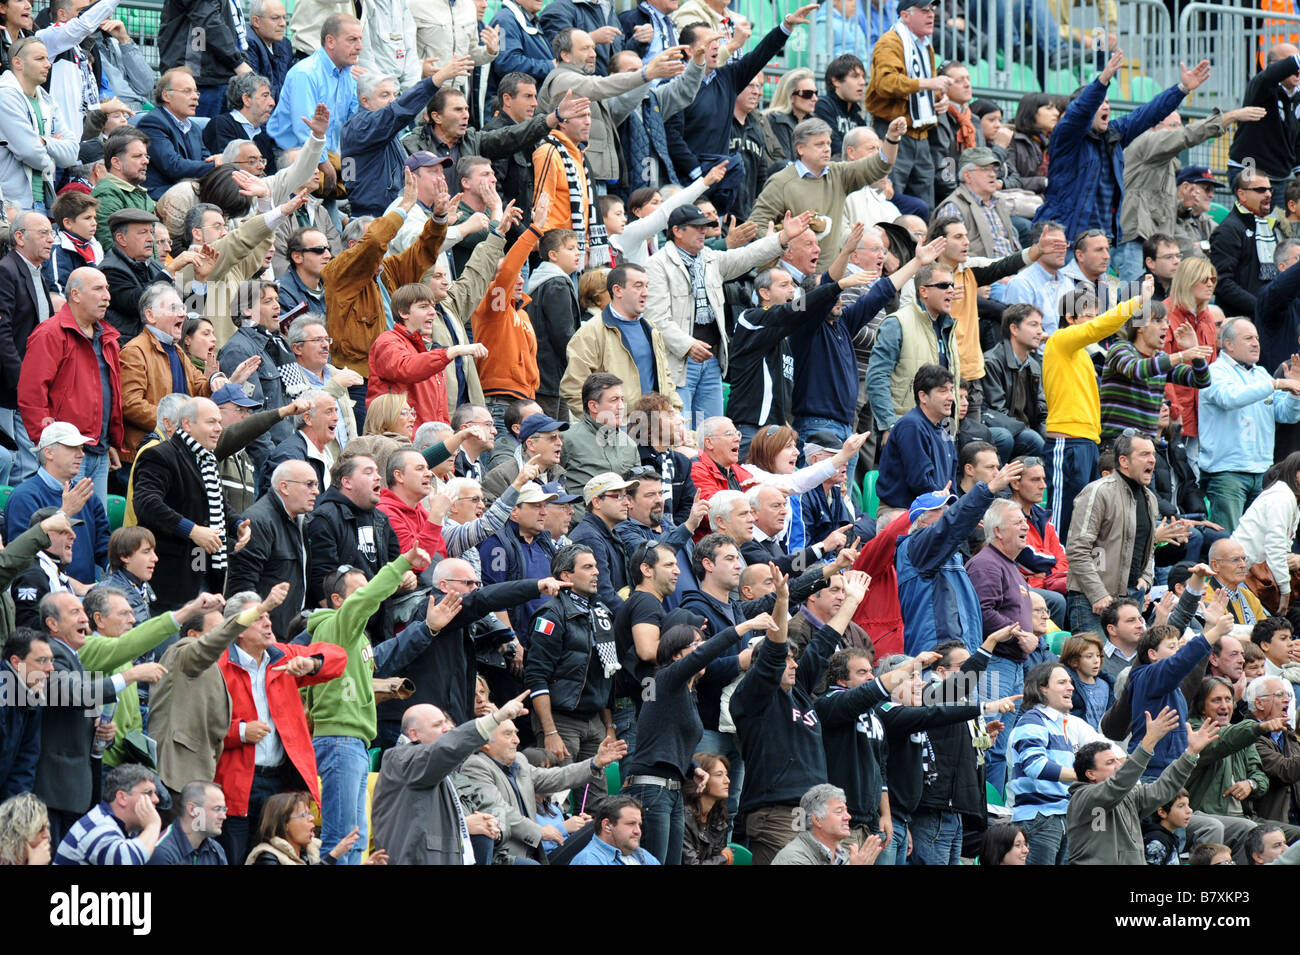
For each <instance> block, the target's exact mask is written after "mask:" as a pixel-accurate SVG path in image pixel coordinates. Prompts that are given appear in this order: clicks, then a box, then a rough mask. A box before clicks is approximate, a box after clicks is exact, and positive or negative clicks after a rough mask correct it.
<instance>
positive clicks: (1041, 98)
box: [1008, 93, 1061, 196]
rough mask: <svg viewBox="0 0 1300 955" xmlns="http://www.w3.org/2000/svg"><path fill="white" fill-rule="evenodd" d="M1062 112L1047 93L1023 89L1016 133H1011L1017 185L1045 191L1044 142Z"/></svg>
mask: <svg viewBox="0 0 1300 955" xmlns="http://www.w3.org/2000/svg"><path fill="white" fill-rule="evenodd" d="M1060 118H1061V112H1060V110H1058V109H1057V108H1056V104H1055V103H1054V102H1053V101H1052V97H1051V96H1049V95H1048V94H1046V93H1026V94H1025V95H1024V96H1022V97H1020V104H1019V105H1018V106H1017V107H1016V118H1015V130H1016V132H1015V135H1014V136H1012V137H1011V155H1010V156H1009V157H1008V158H1009V160H1010V163H1011V168H1012V169H1014V170H1015V172H1016V174H1017V175H1019V176H1020V188H1022V189H1028V190H1029V191H1030V192H1032V193H1035V194H1037V195H1040V196H1041V195H1043V193H1045V192H1047V143H1048V139H1049V138H1050V137H1051V135H1052V130H1053V129H1055V128H1056V123H1057V120H1059V119H1060Z"/></svg>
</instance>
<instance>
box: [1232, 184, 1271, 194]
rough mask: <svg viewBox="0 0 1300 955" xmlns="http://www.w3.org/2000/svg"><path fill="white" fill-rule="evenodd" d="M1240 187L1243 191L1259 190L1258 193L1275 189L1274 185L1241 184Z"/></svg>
mask: <svg viewBox="0 0 1300 955" xmlns="http://www.w3.org/2000/svg"><path fill="white" fill-rule="evenodd" d="M1239 188H1240V189H1241V191H1242V192H1258V193H1264V192H1272V191H1273V187H1272V186H1240V187H1239Z"/></svg>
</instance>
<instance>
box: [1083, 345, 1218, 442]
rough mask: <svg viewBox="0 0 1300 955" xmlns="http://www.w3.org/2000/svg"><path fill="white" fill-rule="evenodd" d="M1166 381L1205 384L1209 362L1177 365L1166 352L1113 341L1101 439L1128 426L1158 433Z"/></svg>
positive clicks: (1105, 378)
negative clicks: (1146, 351)
mask: <svg viewBox="0 0 1300 955" xmlns="http://www.w3.org/2000/svg"><path fill="white" fill-rule="evenodd" d="M1166 381H1169V382H1171V383H1173V384H1175V385H1187V386H1189V387H1192V388H1205V387H1206V386H1208V385H1209V383H1210V366H1209V365H1207V364H1206V363H1205V360H1204V359H1201V358H1198V359H1196V361H1195V362H1193V363H1192V364H1190V365H1184V364H1178V365H1175V364H1174V363H1173V360H1172V359H1171V358H1170V356H1169V354H1168V353H1167V352H1156V353H1155V354H1154V355H1152V356H1151V357H1150V358H1147V357H1146V356H1144V355H1143V354H1142V353H1141V352H1140V351H1138V349H1137V346H1136V345H1134V344H1133V343H1132V342H1119V343H1117V344H1115V345H1112V346H1111V348H1110V351H1108V352H1107V353H1106V367H1105V368H1104V369H1103V370H1102V373H1101V436H1102V439H1103V440H1107V439H1111V438H1115V437H1118V436H1119V433H1120V432H1121V431H1123V430H1124V429H1125V428H1133V429H1135V430H1137V431H1140V432H1142V433H1143V434H1155V433H1156V427H1157V422H1158V420H1159V418H1160V403H1161V402H1162V401H1163V400H1164V397H1165V382H1166Z"/></svg>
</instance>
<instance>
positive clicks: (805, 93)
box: [790, 90, 817, 99]
mask: <svg viewBox="0 0 1300 955" xmlns="http://www.w3.org/2000/svg"><path fill="white" fill-rule="evenodd" d="M790 95H791V96H797V97H799V98H800V99H816V98H817V91H816V90H793V91H791V93H790Z"/></svg>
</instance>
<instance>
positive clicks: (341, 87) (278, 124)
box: [266, 47, 361, 160]
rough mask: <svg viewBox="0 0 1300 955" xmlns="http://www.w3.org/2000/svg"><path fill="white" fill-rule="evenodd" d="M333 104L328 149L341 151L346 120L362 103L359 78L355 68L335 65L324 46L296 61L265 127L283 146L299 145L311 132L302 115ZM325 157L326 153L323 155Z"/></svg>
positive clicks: (327, 137) (293, 147)
mask: <svg viewBox="0 0 1300 955" xmlns="http://www.w3.org/2000/svg"><path fill="white" fill-rule="evenodd" d="M317 103H324V104H325V105H326V106H328V107H329V108H330V125H329V129H328V130H327V131H326V133H325V149H326V150H328V151H329V152H332V153H337V152H340V149H339V138H340V136H341V135H342V131H343V124H344V123H346V122H347V121H348V120H349V119H350V118H351V117H352V114H354V113H356V112H357V111H358V110H359V109H360V108H361V107H360V104H359V102H358V100H357V81H356V80H355V79H353V78H352V68H351V67H347V66H343V67H339V66H335V65H334V61H333V60H331V59H330V58H329V55H328V54H327V53H326V52H325V50H324V48H323V47H322V48H321V49H319V50H317V51H316V52H315V53H313V54H312V55H311V56H309V57H307V59H305V60H300V61H299V62H297V63H295V64H294V65H293V68H292V69H291V70H289V72H288V74H287V75H286V76H285V78H284V85H283V86H282V87H281V88H280V101H279V102H278V103H276V104H275V112H273V113H272V114H271V118H270V120H268V121H267V124H266V131H267V134H268V135H270V137H271V138H272V139H274V140H275V144H276V145H277V146H279V147H280V148H281V149H297V148H299V147H300V146H302V145H303V144H304V143H306V142H307V138H308V136H310V135H311V133H310V131H309V130H308V129H307V124H306V123H304V122H303V121H302V117H303V116H311V115H312V114H313V113H315V112H316V104H317ZM321 158H322V160H323V159H324V158H325V157H323V156H322V157H321Z"/></svg>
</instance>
